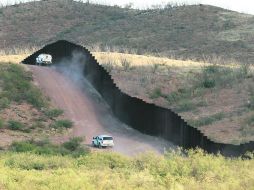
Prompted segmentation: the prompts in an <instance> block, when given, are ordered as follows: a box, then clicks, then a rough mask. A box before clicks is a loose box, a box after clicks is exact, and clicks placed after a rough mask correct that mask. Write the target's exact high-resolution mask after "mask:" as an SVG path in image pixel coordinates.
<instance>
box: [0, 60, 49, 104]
mask: <svg viewBox="0 0 254 190" xmlns="http://www.w3.org/2000/svg"><path fill="white" fill-rule="evenodd" d="M2 67H3V68H5V69H2V70H0V80H1V81H2V84H3V93H2V94H1V95H2V98H1V99H2V100H0V108H1V107H2V106H3V107H6V106H8V104H9V102H10V101H15V102H18V103H21V102H24V101H25V102H28V103H30V104H32V105H33V106H34V107H36V108H42V107H47V106H48V101H47V99H46V98H45V97H44V96H43V95H42V93H41V91H40V90H39V89H38V88H37V87H35V86H34V85H33V84H32V82H31V80H32V73H31V72H28V71H25V69H24V68H23V67H22V66H20V65H17V64H8V65H7V64H6V65H4V66H2ZM3 98H4V99H3ZM1 105H2V106H1Z"/></svg>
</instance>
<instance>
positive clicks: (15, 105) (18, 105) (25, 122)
mask: <svg viewBox="0 0 254 190" xmlns="http://www.w3.org/2000/svg"><path fill="white" fill-rule="evenodd" d="M71 127H72V122H71V121H69V120H66V119H65V116H64V115H63V110H60V109H56V108H55V107H53V105H52V104H51V102H50V101H49V100H48V98H47V97H46V96H44V95H43V94H42V93H41V91H40V90H39V89H38V87H36V86H35V84H33V81H32V73H31V72H30V71H28V70H27V67H22V66H20V65H17V64H10V63H9V64H8V63H3V62H2V61H0V134H1V135H0V149H1V148H6V146H7V145H9V144H11V143H12V141H20V140H26V139H31V138H33V139H47V138H49V139H51V140H53V141H54V142H56V141H58V140H57V139H59V138H58V137H59V136H60V137H61V136H64V137H62V138H61V139H62V140H61V141H64V140H67V139H68V135H69V132H71V130H70V131H68V130H66V128H71ZM61 141H60V142H61ZM58 142H59V141H58Z"/></svg>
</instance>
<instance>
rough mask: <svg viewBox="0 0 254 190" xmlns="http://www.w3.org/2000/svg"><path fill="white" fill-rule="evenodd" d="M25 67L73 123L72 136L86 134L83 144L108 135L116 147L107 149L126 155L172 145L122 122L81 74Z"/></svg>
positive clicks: (157, 149)
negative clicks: (76, 77)
mask: <svg viewBox="0 0 254 190" xmlns="http://www.w3.org/2000/svg"><path fill="white" fill-rule="evenodd" d="M28 67H29V68H30V70H31V71H32V72H33V76H34V81H35V83H36V84H37V85H38V86H39V87H40V88H41V89H42V90H43V92H44V93H45V94H46V95H47V96H48V97H50V99H51V100H52V102H53V104H54V105H55V106H57V107H59V108H61V109H63V110H64V111H65V116H66V117H67V118H69V119H70V120H72V121H73V122H74V128H73V132H72V134H71V135H72V136H85V143H86V144H90V143H91V139H92V137H93V136H96V135H99V134H109V135H112V136H113V137H114V142H115V146H114V147H113V148H112V149H107V150H108V151H115V152H119V153H123V154H125V155H129V156H132V155H136V154H138V153H142V152H146V151H155V152H158V153H163V152H164V150H165V149H168V148H170V147H173V145H172V144H171V143H169V142H167V141H165V140H163V139H161V138H157V137H152V136H149V135H144V134H142V133H140V132H138V131H136V130H134V129H132V128H131V127H129V126H127V125H125V124H123V123H121V122H120V121H119V120H118V119H117V118H115V117H114V116H113V114H112V112H111V110H110V108H109V106H108V105H107V104H106V103H105V101H103V99H102V98H101V97H100V95H99V94H98V93H97V92H96V91H95V90H94V89H93V88H92V87H91V85H90V84H89V83H88V82H87V81H86V80H85V78H84V77H83V78H79V79H78V80H75V79H74V78H72V77H69V76H68V75H66V74H65V73H64V72H62V71H61V69H60V70H59V69H57V68H54V67H39V66H28ZM63 138H66V137H63Z"/></svg>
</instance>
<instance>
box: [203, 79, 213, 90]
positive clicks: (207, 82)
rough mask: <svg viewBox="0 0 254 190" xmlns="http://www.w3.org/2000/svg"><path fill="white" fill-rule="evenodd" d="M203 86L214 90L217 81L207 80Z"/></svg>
mask: <svg viewBox="0 0 254 190" xmlns="http://www.w3.org/2000/svg"><path fill="white" fill-rule="evenodd" d="M203 86H204V87H205V88H214V87H215V80H214V79H209V78H205V79H204V82H203Z"/></svg>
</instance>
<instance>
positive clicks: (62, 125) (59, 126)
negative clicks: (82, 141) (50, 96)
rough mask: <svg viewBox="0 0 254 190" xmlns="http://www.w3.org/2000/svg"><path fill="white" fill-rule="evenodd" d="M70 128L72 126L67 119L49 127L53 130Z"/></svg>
mask: <svg viewBox="0 0 254 190" xmlns="http://www.w3.org/2000/svg"><path fill="white" fill-rule="evenodd" d="M72 126H73V122H72V121H70V120H67V119H64V120H58V121H56V122H54V123H53V124H51V125H50V127H52V128H55V129H62V128H71V127H72Z"/></svg>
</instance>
